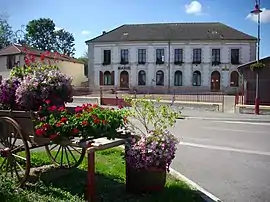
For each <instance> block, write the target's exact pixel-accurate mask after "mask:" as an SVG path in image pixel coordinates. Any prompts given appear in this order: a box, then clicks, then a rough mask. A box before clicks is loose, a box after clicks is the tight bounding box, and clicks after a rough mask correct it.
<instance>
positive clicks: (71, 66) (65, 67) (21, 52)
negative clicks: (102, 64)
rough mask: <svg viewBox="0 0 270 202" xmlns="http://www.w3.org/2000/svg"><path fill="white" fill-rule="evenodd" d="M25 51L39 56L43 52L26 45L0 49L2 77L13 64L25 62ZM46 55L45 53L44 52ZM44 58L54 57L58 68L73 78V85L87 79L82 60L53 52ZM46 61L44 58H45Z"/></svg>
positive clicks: (4, 76)
mask: <svg viewBox="0 0 270 202" xmlns="http://www.w3.org/2000/svg"><path fill="white" fill-rule="evenodd" d="M27 53H30V54H31V55H34V56H35V57H40V56H41V55H42V54H45V52H44V51H40V50H36V49H33V48H30V47H28V46H26V45H20V44H12V45H10V46H7V47H5V48H3V49H1V50H0V76H1V77H2V78H7V77H9V73H10V70H11V69H12V68H13V67H14V66H22V65H24V64H25V60H24V59H25V56H26V54H27ZM45 55H46V54H45ZM45 57H46V58H45V59H50V60H53V59H54V58H55V59H56V60H57V61H58V62H57V66H58V67H59V69H60V70H61V71H62V72H63V73H65V74H67V75H69V76H71V77H72V78H73V85H74V86H81V83H83V82H85V81H87V78H86V77H85V75H84V64H83V62H81V61H79V60H77V59H75V58H72V57H68V56H65V55H59V54H58V55H54V54H53V53H52V54H50V55H47V56H45ZM45 61H46V60H45Z"/></svg>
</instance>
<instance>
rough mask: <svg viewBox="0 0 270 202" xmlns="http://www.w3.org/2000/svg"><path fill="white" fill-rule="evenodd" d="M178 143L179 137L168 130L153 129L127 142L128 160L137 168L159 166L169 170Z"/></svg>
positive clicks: (129, 163)
mask: <svg viewBox="0 0 270 202" xmlns="http://www.w3.org/2000/svg"><path fill="white" fill-rule="evenodd" d="M178 143H179V141H178V139H177V138H175V137H174V135H173V134H171V133H170V132H169V131H168V130H165V131H162V132H157V131H151V132H150V133H149V134H147V135H146V136H141V137H140V139H139V140H138V141H136V142H135V141H134V140H131V141H130V142H128V143H127V145H126V146H127V150H126V155H125V158H126V162H127V164H128V165H129V166H132V167H135V168H137V169H148V168H150V167H156V166H157V167H159V168H166V169H167V171H169V167H170V165H171V163H172V160H173V159H174V158H175V152H176V148H177V144H178Z"/></svg>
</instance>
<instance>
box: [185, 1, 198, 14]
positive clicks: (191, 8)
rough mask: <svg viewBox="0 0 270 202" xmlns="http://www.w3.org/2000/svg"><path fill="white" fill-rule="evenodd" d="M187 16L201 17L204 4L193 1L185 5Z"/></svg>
mask: <svg viewBox="0 0 270 202" xmlns="http://www.w3.org/2000/svg"><path fill="white" fill-rule="evenodd" d="M185 8H186V13H187V14H195V15H200V14H201V13H202V4H201V3H200V2H198V1H192V2H191V3H190V4H186V5H185Z"/></svg>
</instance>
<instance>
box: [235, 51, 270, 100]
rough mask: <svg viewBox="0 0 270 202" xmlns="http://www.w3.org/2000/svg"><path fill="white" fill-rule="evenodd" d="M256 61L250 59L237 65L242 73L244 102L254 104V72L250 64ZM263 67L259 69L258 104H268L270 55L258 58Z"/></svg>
mask: <svg viewBox="0 0 270 202" xmlns="http://www.w3.org/2000/svg"><path fill="white" fill-rule="evenodd" d="M256 62H257V61H252V62H249V63H246V64H243V65H240V66H239V67H238V70H239V72H240V73H241V74H242V75H243V84H244V85H243V87H244V89H243V90H244V103H243V104H247V105H254V103H255V96H256V72H254V71H252V70H251V69H250V66H251V65H252V64H254V63H256ZM260 62H261V63H264V64H265V67H264V68H262V69H261V70H260V71H259V98H260V104H262V105H270V90H269V87H270V56H268V57H265V58H262V59H260Z"/></svg>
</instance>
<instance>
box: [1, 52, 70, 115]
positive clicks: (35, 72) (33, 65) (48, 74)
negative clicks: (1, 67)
mask: <svg viewBox="0 0 270 202" xmlns="http://www.w3.org/2000/svg"><path fill="white" fill-rule="evenodd" d="M40 58H41V59H40V60H37V59H36V58H35V57H34V56H33V55H31V54H29V55H26V57H25V63H26V65H24V66H22V67H14V68H13V69H12V70H11V72H10V78H8V79H4V80H3V81H2V82H1V84H0V105H1V109H17V110H33V111H35V110H38V107H39V106H40V105H41V104H42V103H43V102H44V100H47V99H50V100H51V101H52V102H54V103H55V104H56V105H63V104H64V103H66V102H72V90H73V88H72V84H71V83H72V78H71V77H69V76H67V75H65V74H63V73H62V72H61V71H60V70H59V69H58V67H57V66H56V65H55V63H52V62H50V63H49V64H47V63H45V61H44V57H42V55H41V57H40Z"/></svg>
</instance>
